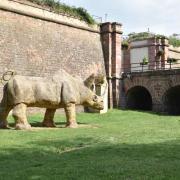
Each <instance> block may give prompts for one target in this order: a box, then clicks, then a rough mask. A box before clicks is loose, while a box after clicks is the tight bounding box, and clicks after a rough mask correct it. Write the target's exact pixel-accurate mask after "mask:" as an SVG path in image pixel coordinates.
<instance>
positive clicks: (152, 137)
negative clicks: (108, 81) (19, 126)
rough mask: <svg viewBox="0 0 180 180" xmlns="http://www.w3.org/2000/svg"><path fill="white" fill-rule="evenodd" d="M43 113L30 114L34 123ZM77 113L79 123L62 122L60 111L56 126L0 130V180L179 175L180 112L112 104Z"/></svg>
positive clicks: (100, 179) (101, 179)
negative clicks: (76, 125) (109, 107)
mask: <svg viewBox="0 0 180 180" xmlns="http://www.w3.org/2000/svg"><path fill="white" fill-rule="evenodd" d="M42 118H43V116H42V115H36V116H31V117H30V118H29V119H30V122H31V124H32V125H33V126H37V125H38V124H39V122H40V121H41V120H42ZM77 118H78V122H79V124H80V128H78V129H67V128H62V127H63V126H64V121H65V117H64V116H63V115H62V116H56V118H55V119H56V122H57V125H58V128H55V129H38V128H37V129H33V130H31V131H16V130H13V129H11V130H0V180H4V179H9V180H14V179H17V180H21V179H22V180H30V179H32V180H36V179H42V180H47V179H53V180H55V179H57V180H66V179H67V180H104V179H105V180H111V179H112V180H116V179H117V180H121V179H125V180H126V179H127V180H136V179H137V180H147V179H153V180H156V179H157V180H160V179H163V180H166V179H167V180H170V179H173V180H175V179H177V180H179V179H180V116H163V115H157V114H152V113H148V112H137V111H121V110H112V111H109V112H108V113H107V114H103V115H99V114H85V113H82V114H78V116H77ZM10 119H11V118H10ZM11 122H13V121H12V119H11Z"/></svg>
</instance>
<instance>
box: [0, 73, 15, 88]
mask: <svg viewBox="0 0 180 180" xmlns="http://www.w3.org/2000/svg"><path fill="white" fill-rule="evenodd" d="M14 75H16V72H15V71H10V70H9V71H6V72H5V73H4V74H3V75H2V77H1V79H0V82H1V83H2V84H3V85H5V84H6V82H8V81H9V80H10V79H12V77H13V76H14Z"/></svg>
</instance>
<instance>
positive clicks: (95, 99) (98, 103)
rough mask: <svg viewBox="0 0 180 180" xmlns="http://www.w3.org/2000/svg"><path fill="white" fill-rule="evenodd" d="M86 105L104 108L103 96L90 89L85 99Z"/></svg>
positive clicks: (99, 108)
mask: <svg viewBox="0 0 180 180" xmlns="http://www.w3.org/2000/svg"><path fill="white" fill-rule="evenodd" d="M83 105H84V106H88V107H91V108H94V109H97V110H103V109H104V102H103V97H101V96H97V95H96V94H95V93H94V92H92V91H91V90H89V92H88V94H87V95H86V96H85V98H84V101H83Z"/></svg>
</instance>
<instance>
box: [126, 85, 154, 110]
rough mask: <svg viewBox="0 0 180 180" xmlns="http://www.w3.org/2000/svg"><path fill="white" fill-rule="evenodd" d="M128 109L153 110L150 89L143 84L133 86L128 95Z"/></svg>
mask: <svg viewBox="0 0 180 180" xmlns="http://www.w3.org/2000/svg"><path fill="white" fill-rule="evenodd" d="M126 100H127V101H126V102H127V108H128V109H136V110H152V97H151V95H150V93H149V91H148V90H147V89H146V88H144V87H142V86H135V87H133V88H131V89H130V90H129V91H128V92H127V95H126Z"/></svg>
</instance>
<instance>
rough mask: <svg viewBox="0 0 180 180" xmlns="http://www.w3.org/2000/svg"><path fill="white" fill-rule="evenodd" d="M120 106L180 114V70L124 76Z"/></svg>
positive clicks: (134, 73) (121, 85) (135, 73)
mask: <svg viewBox="0 0 180 180" xmlns="http://www.w3.org/2000/svg"><path fill="white" fill-rule="evenodd" d="M120 106H121V107H125V108H128V109H137V110H153V111H155V112H165V113H168V114H180V69H177V70H159V71H149V72H131V73H129V74H124V75H123V78H122V79H121V80H120Z"/></svg>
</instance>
